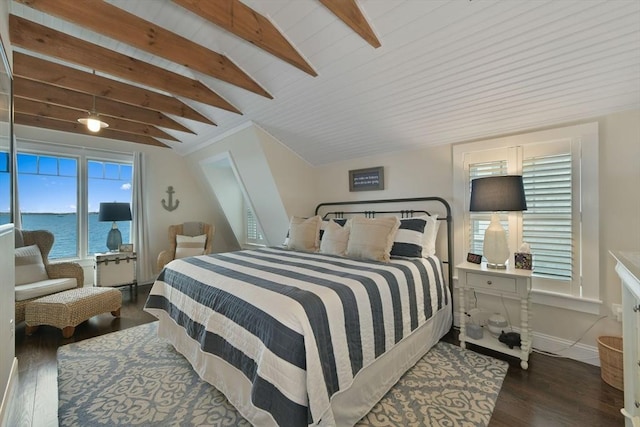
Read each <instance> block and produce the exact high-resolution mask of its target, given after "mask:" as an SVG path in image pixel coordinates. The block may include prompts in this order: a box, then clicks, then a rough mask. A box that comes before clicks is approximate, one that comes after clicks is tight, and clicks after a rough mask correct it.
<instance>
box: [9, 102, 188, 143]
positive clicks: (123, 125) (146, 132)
mask: <svg viewBox="0 0 640 427" xmlns="http://www.w3.org/2000/svg"><path fill="white" fill-rule="evenodd" d="M14 108H15V111H16V112H17V113H24V114H28V115H31V116H42V117H47V118H50V119H57V120H62V121H66V122H71V123H76V122H77V121H78V117H81V115H80V114H78V110H76V109H73V108H67V107H61V106H59V105H55V104H48V103H46V102H41V101H33V100H31V99H27V98H21V97H16V98H15V99H14ZM103 120H105V121H107V122H108V124H109V128H110V129H111V130H118V131H122V132H126V133H133V134H136V135H143V136H150V137H152V138H161V139H167V140H169V141H178V142H179V140H178V139H177V138H174V137H173V136H172V135H169V134H168V133H166V132H164V131H162V130H161V129H158V128H157V127H155V126H149V125H147V124H145V123H139V122H132V121H130V120H124V119H119V118H115V117H109V118H103Z"/></svg>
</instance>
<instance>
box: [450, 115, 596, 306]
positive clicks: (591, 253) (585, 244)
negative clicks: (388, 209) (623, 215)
mask: <svg viewBox="0 0 640 427" xmlns="http://www.w3.org/2000/svg"><path fill="white" fill-rule="evenodd" d="M567 140H570V142H571V150H572V157H573V162H574V166H577V169H575V168H574V172H572V175H574V176H573V179H574V180H575V183H574V185H576V184H578V185H579V188H580V191H579V193H578V194H576V203H577V205H576V208H577V209H578V213H577V215H578V218H580V224H579V226H578V229H577V230H575V229H574V230H573V232H574V233H576V232H577V233H579V237H580V243H579V245H580V251H578V254H577V255H574V256H576V257H578V259H575V260H574V261H575V262H576V265H577V271H576V274H577V277H576V279H575V280H574V284H573V285H572V286H571V287H570V288H569V289H565V290H564V291H561V292H559V291H557V290H554V289H553V287H550V286H548V283H545V280H544V279H542V278H540V277H534V278H533V279H532V299H533V302H535V303H540V304H544V305H550V306H555V307H561V308H568V309H572V310H576V311H580V312H585V313H591V314H598V313H599V312H600V305H601V304H602V301H601V300H600V275H599V196H598V143H599V137H598V123H596V122H594V123H586V124H581V125H575V126H568V127H562V128H557V129H550V130H545V131H539V132H531V133H526V134H520V135H513V136H508V137H503V138H496V139H490V140H485V141H475V142H469V143H461V144H455V145H454V146H453V166H454V167H453V190H454V206H455V207H456V209H455V211H454V223H455V224H456V227H455V230H454V240H455V258H456V259H458V260H464V259H466V252H467V251H468V249H467V248H468V243H467V242H468V239H469V236H468V233H469V227H470V224H469V200H468V190H467V188H466V187H468V186H469V173H468V169H467V167H466V166H467V165H466V162H467V160H468V157H469V155H470V153H474V154H475V155H477V157H478V158H485V159H487V160H490V159H492V158H493V159H497V158H499V156H506V157H507V158H508V165H507V171H508V173H509V174H519V173H521V167H522V160H523V158H524V156H525V154H524V153H525V151H527V147H529V150H530V149H532V148H534V147H535V145H536V144H541V143H546V142H550V143H552V142H560V141H567ZM480 153H482V154H480ZM527 157H528V155H527ZM475 160H476V159H474V161H475ZM584 171H586V173H583V172H584ZM504 217H508V223H509V234H510V236H509V248H510V250H511V251H512V252H513V251H514V250H515V249H517V246H516V245H518V244H519V243H520V242H521V241H522V228H521V224H522V223H521V217H522V213H520V212H511V213H508V214H505V216H504ZM574 217H575V216H574ZM534 257H535V254H534Z"/></svg>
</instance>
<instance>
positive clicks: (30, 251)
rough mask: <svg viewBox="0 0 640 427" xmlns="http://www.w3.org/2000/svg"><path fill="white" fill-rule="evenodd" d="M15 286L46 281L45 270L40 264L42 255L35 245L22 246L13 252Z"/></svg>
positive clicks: (47, 277) (42, 264)
mask: <svg viewBox="0 0 640 427" xmlns="http://www.w3.org/2000/svg"><path fill="white" fill-rule="evenodd" d="M15 262H16V272H15V275H16V285H24V284H26V283H35V282H40V281H42V280H48V279H49V276H47V270H46V268H45V267H44V263H43V262H42V253H41V252H40V248H39V247H38V246H37V245H31V246H23V247H21V248H17V249H16V250H15Z"/></svg>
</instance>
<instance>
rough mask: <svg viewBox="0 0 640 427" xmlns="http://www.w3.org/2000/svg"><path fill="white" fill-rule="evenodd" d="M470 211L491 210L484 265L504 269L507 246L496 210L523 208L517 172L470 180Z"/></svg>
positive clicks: (519, 209) (521, 188)
mask: <svg viewBox="0 0 640 427" xmlns="http://www.w3.org/2000/svg"><path fill="white" fill-rule="evenodd" d="M469 205H470V206H469V211H471V212H492V214H491V223H490V224H489V227H487V229H486V231H485V233H484V242H483V255H484V257H485V258H486V259H487V267H488V268H507V266H506V262H507V260H508V259H509V255H510V252H509V245H508V243H507V235H506V233H505V230H504V228H503V227H502V224H501V223H500V216H499V215H498V212H501V211H526V210H527V201H526V199H525V195H524V186H523V185H522V176H521V175H504V176H489V177H484V178H476V179H474V180H472V181H471V202H470V204H469Z"/></svg>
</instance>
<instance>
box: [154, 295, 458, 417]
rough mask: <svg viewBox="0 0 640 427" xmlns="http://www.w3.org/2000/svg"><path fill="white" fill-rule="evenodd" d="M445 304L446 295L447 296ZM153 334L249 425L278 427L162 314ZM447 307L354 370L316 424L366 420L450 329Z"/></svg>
mask: <svg viewBox="0 0 640 427" xmlns="http://www.w3.org/2000/svg"><path fill="white" fill-rule="evenodd" d="M448 300H449V301H451V297H450V296H449V299H448ZM154 314H157V315H158V318H159V320H160V323H159V327H158V335H159V336H160V337H162V338H165V339H166V340H168V341H169V342H170V343H171V344H173V346H174V347H175V348H176V350H177V351H178V352H180V353H181V354H182V355H183V356H184V357H185V358H186V359H187V360H188V361H189V363H191V365H192V366H193V368H194V370H195V371H196V373H197V374H198V375H199V376H200V378H202V379H203V380H205V381H207V382H208V383H210V384H212V385H213V386H215V387H216V388H217V389H218V390H220V391H221V392H222V393H224V395H225V396H227V399H228V400H229V402H231V404H232V405H233V406H234V407H235V408H236V409H237V410H238V412H240V414H242V416H243V417H245V418H246V419H247V420H248V421H250V422H251V423H252V424H253V425H256V426H260V427H262V426H265V427H266V426H277V424H276V422H275V420H274V419H273V417H272V416H271V414H269V413H268V412H266V411H263V410H262V409H259V408H256V407H255V406H253V405H252V404H251V382H250V381H249V380H248V379H247V378H246V377H245V376H244V375H242V374H239V373H238V371H237V370H236V369H235V368H233V367H232V366H230V365H229V364H228V363H227V362H225V361H224V360H223V359H221V358H219V357H217V356H215V355H212V354H209V353H206V352H204V351H202V350H201V348H200V345H199V343H198V342H197V341H195V340H194V339H192V338H191V337H189V336H188V335H187V334H186V333H185V330H184V329H183V328H182V327H181V326H179V325H178V324H177V323H175V321H174V320H173V319H172V318H171V317H169V315H168V314H167V313H166V312H164V311H157V312H156V313H154ZM451 324H452V313H451V306H445V307H443V308H442V309H441V310H440V311H438V312H437V313H435V314H434V315H433V317H431V318H430V319H429V320H428V321H427V322H426V323H425V324H423V325H422V326H420V327H419V328H418V329H416V330H415V331H414V332H413V333H412V334H411V335H409V336H408V337H406V338H405V339H403V340H402V341H400V342H399V343H398V344H397V345H396V346H395V347H394V348H393V349H392V350H391V351H389V352H387V353H386V354H384V355H382V356H381V357H379V358H378V359H376V360H375V361H374V362H373V363H372V364H370V365H369V366H367V367H364V368H363V369H361V370H360V372H358V374H357V375H356V376H355V378H354V380H353V385H352V386H351V387H350V388H349V389H347V390H341V391H339V392H338V393H336V394H335V395H334V396H333V397H332V399H331V409H330V410H328V411H327V412H326V413H325V414H324V415H323V417H321V419H320V420H318V421H317V423H316V424H315V425H318V426H341V427H342V426H353V425H354V424H356V423H357V422H358V420H360V419H361V418H362V417H363V416H365V415H366V414H367V413H368V412H369V411H370V410H371V409H372V408H373V407H374V406H375V404H376V403H378V401H379V400H380V399H381V398H382V397H383V396H384V395H385V394H386V392H387V391H389V390H390V389H391V387H393V385H394V384H395V383H396V382H397V381H398V380H399V379H400V377H401V376H402V374H404V373H405V372H406V371H407V370H409V368H411V367H412V366H413V365H415V364H416V363H417V362H418V360H420V358H421V357H422V356H424V355H425V354H426V352H427V351H428V350H429V349H430V348H431V347H433V346H434V345H435V344H436V343H437V342H438V341H439V340H440V338H442V336H444V335H445V334H446V333H447V332H448V331H449V329H450V327H451Z"/></svg>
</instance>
